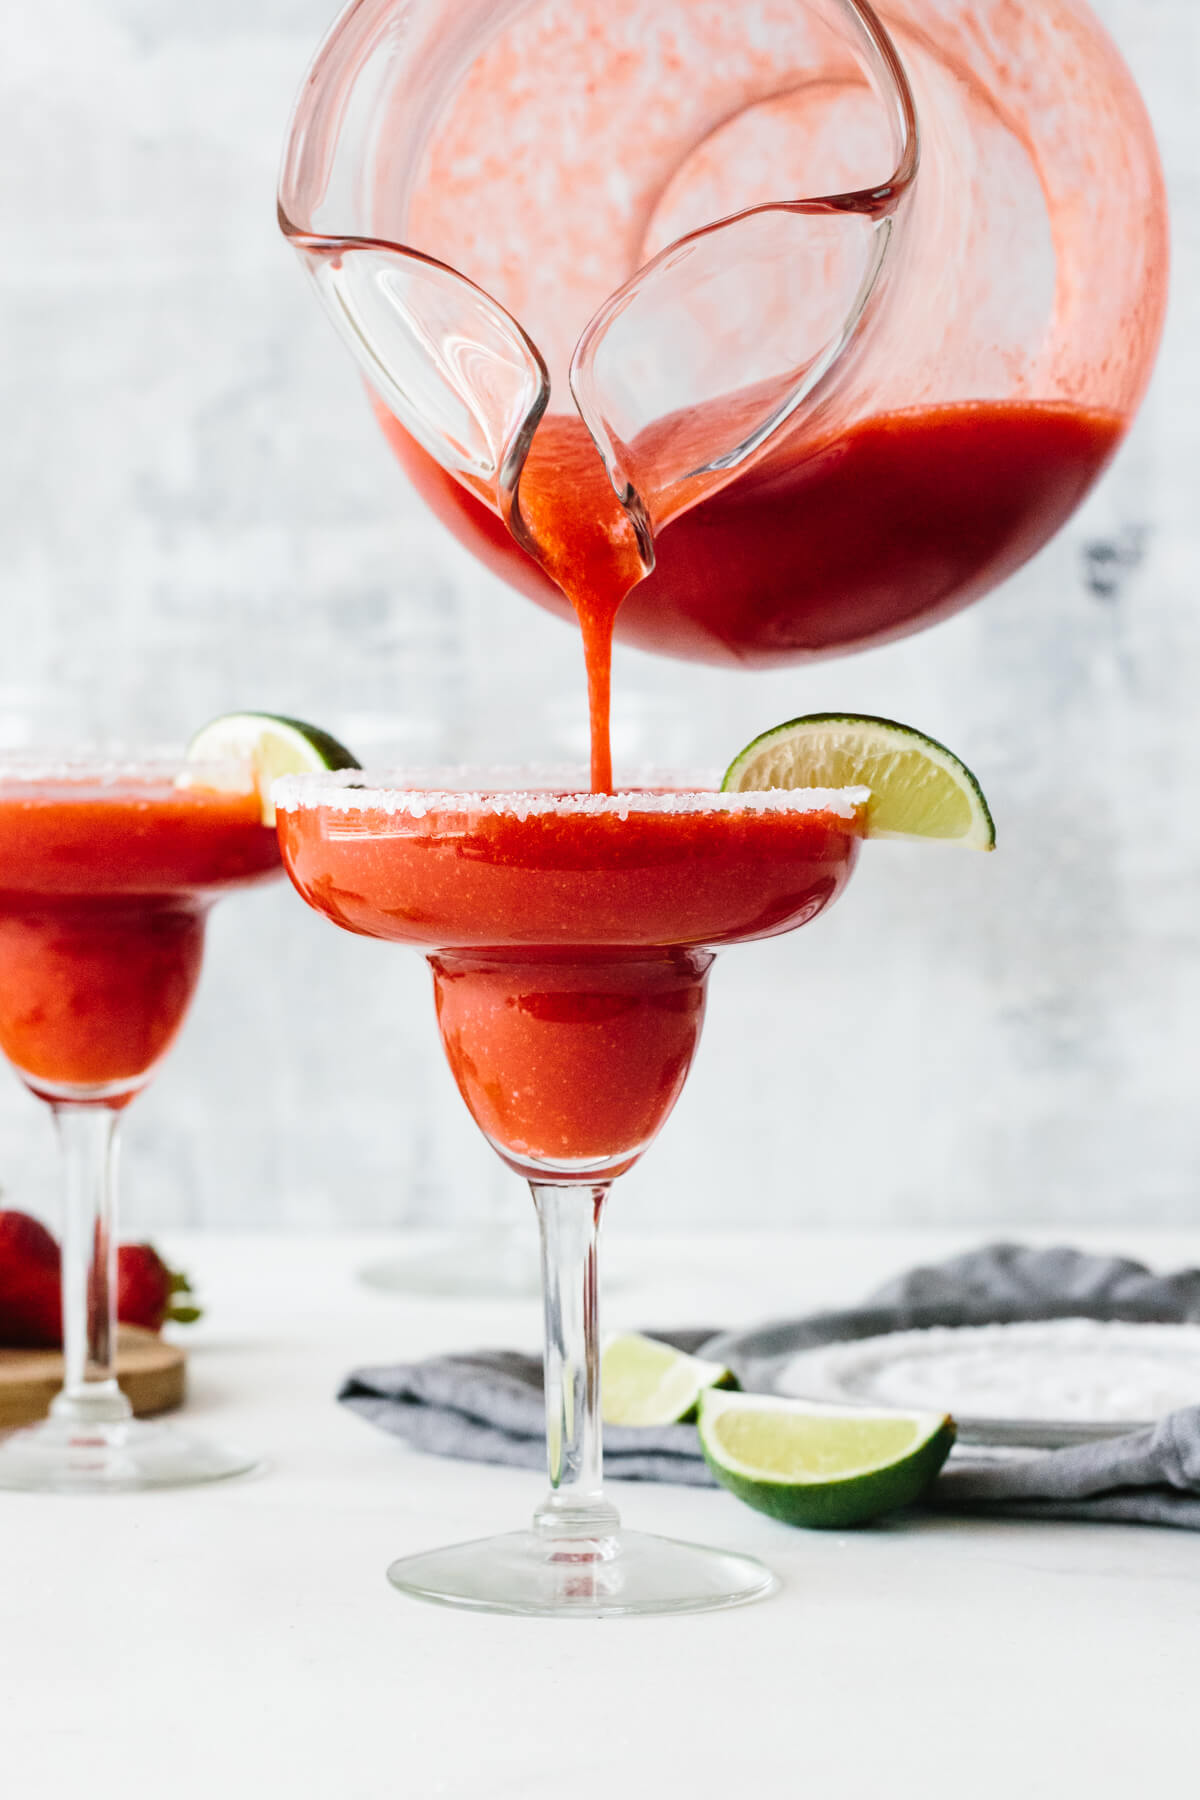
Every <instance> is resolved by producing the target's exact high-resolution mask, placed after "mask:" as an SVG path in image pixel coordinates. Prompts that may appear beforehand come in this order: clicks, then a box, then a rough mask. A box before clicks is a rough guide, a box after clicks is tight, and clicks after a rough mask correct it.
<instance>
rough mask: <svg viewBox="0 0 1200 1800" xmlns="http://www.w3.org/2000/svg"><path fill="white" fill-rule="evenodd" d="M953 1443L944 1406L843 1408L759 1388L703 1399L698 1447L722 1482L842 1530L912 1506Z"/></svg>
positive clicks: (793, 1517)
mask: <svg viewBox="0 0 1200 1800" xmlns="http://www.w3.org/2000/svg"><path fill="white" fill-rule="evenodd" d="M953 1442H954V1421H953V1419H951V1418H950V1417H949V1416H948V1415H947V1414H945V1413H898V1412H897V1413H874V1412H865V1411H864V1412H845V1411H841V1410H839V1409H838V1408H837V1407H834V1406H821V1405H819V1404H817V1403H816V1402H815V1401H808V1400H779V1399H775V1398H772V1397H768V1396H766V1395H762V1394H719V1393H706V1394H704V1395H703V1396H702V1397H701V1400H700V1447H701V1449H702V1450H703V1452H704V1457H705V1461H706V1462H707V1463H708V1466H709V1468H710V1469H711V1470H712V1472H713V1474H714V1475H715V1476H716V1478H717V1480H718V1481H719V1482H720V1483H721V1485H722V1486H723V1487H727V1488H728V1489H729V1491H730V1493H731V1494H736V1495H737V1497H738V1499H739V1500H744V1501H745V1502H746V1505H747V1506H753V1507H754V1508H755V1510H756V1511H758V1512H764V1513H769V1514H770V1516H771V1517H772V1518H773V1519H782V1520H783V1521H784V1522H785V1524H788V1525H809V1526H818V1527H825V1528H828V1529H832V1530H840V1529H842V1528H843V1527H845V1526H848V1525H862V1524H864V1523H865V1522H866V1521H867V1520H868V1519H874V1518H877V1517H878V1516H879V1515H880V1514H881V1513H886V1512H891V1511H892V1510H893V1509H894V1508H895V1507H897V1506H908V1505H910V1504H911V1503H912V1502H913V1501H914V1500H916V1499H917V1497H918V1496H919V1495H920V1494H921V1493H923V1492H924V1490H925V1489H926V1488H927V1487H928V1486H929V1483H930V1482H931V1481H932V1480H933V1478H934V1476H935V1475H936V1474H937V1472H938V1470H939V1469H940V1468H941V1466H942V1464H943V1463H944V1462H945V1460H946V1458H947V1456H948V1455H949V1454H950V1447H951V1445H952V1444H953Z"/></svg>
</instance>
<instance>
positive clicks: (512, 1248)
mask: <svg viewBox="0 0 1200 1800" xmlns="http://www.w3.org/2000/svg"><path fill="white" fill-rule="evenodd" d="M527 1204H528V1203H527ZM359 1280H360V1281H361V1282H362V1283H363V1285H364V1286H365V1287H369V1288H373V1289H374V1290H375V1291H376V1292H377V1293H382V1294H413V1295H422V1294H423V1295H426V1296H428V1297H430V1298H432V1299H456V1298H458V1299H467V1300H488V1299H494V1300H532V1299H536V1298H537V1296H538V1294H540V1292H541V1288H542V1278H541V1271H540V1269H539V1267H538V1258H537V1249H536V1246H535V1244H534V1241H533V1235H532V1233H531V1232H530V1230H529V1228H528V1225H527V1223H525V1222H524V1221H522V1222H520V1223H518V1222H517V1221H516V1220H514V1221H513V1223H512V1224H499V1223H497V1224H495V1225H482V1226H480V1227H479V1228H478V1229H477V1230H475V1231H466V1230H464V1231H461V1232H457V1233H455V1234H454V1236H453V1238H448V1239H447V1240H446V1241H445V1242H444V1243H441V1244H435V1245H431V1246H430V1247H428V1248H427V1249H422V1250H408V1251H403V1250H398V1251H396V1252H395V1253H394V1254H393V1255H391V1256H386V1257H381V1258H380V1259H379V1261H378V1262H373V1263H368V1264H367V1266H366V1267H365V1268H364V1269H361V1270H360V1271H359Z"/></svg>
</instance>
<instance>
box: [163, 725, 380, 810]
mask: <svg viewBox="0 0 1200 1800" xmlns="http://www.w3.org/2000/svg"><path fill="white" fill-rule="evenodd" d="M187 760H188V761H189V762H190V763H223V762H228V763H234V764H241V765H242V766H243V767H244V768H247V769H249V771H250V773H251V775H252V777H253V780H254V785H255V787H256V788H257V789H258V797H259V800H260V801H261V803H262V819H263V824H264V825H274V823H275V808H274V807H273V806H272V804H271V783H272V782H273V781H274V780H275V778H276V776H277V775H307V774H309V773H311V772H313V771H315V770H318V769H357V768H359V767H361V765H360V763H359V760H358V758H357V757H356V756H353V755H351V753H350V751H349V750H347V748H346V746H345V745H344V744H339V743H338V741H337V739H336V738H335V737H331V736H330V734H329V733H328V732H327V731H322V730H321V728H320V726H319V725H306V724H305V723H304V720H303V719H285V718H280V717H278V716H277V715H276V714H275V713H258V712H244V713H222V715H221V717H220V718H219V719H214V720H213V721H212V723H211V724H209V725H205V726H204V728H203V729H202V730H201V731H198V732H197V733H196V735H195V737H194V738H193V739H192V741H191V743H190V744H189V745H188V747H187ZM180 779H181V782H182V784H183V785H185V786H186V785H187V783H188V776H187V771H186V770H185V771H184V773H183V775H182V776H181V778H180Z"/></svg>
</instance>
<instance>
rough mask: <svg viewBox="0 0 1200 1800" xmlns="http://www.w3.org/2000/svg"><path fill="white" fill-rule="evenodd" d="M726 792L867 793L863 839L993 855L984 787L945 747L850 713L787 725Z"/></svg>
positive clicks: (749, 753)
mask: <svg viewBox="0 0 1200 1800" xmlns="http://www.w3.org/2000/svg"><path fill="white" fill-rule="evenodd" d="M721 787H722V789H723V790H724V791H725V792H726V793H735V794H737V793H745V792H746V791H747V790H750V789H755V788H808V787H819V788H841V787H865V788H869V789H870V790H871V798H870V802H869V804H868V806H867V835H868V837H907V838H911V837H918V838H941V839H942V840H944V841H945V842H947V843H954V844H963V845H965V846H966V847H967V848H968V849H971V850H994V849H995V848H996V828H995V826H994V825H993V823H992V815H991V813H990V812H989V811H988V803H987V801H986V800H985V799H984V797H983V789H982V788H981V787H980V785H979V783H978V782H977V781H976V779H975V777H974V775H972V773H971V771H970V769H968V768H967V766H966V764H965V763H962V762H960V761H959V759H958V757H957V756H955V755H954V753H953V751H950V750H947V749H946V746H945V745H944V744H939V743H937V742H935V740H934V739H933V738H930V737H926V736H925V734H924V733H923V732H920V731H914V729H913V727H912V726H911V725H899V724H897V723H896V721H895V720H894V719H872V718H867V717H859V716H857V715H855V714H853V713H810V714H809V715H808V717H807V718H803V719H789V720H788V722H787V724H786V725H776V727H775V728H774V730H773V731H764V732H763V734H762V736H761V737H756V738H755V739H754V742H753V743H751V744H747V746H746V748H745V749H744V750H743V751H742V753H741V755H740V756H735V757H734V759H733V761H732V762H731V763H730V765H729V767H728V769H727V770H726V771H725V779H724V781H723V782H722V783H721Z"/></svg>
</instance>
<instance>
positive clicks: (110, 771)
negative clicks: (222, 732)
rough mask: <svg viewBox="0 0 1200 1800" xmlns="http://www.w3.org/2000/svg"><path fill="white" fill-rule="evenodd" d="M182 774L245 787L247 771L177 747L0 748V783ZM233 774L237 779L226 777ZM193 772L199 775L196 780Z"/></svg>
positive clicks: (168, 780)
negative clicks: (195, 758) (200, 758)
mask: <svg viewBox="0 0 1200 1800" xmlns="http://www.w3.org/2000/svg"><path fill="white" fill-rule="evenodd" d="M182 775H189V776H191V777H192V778H193V779H192V781H191V782H189V783H187V784H186V785H190V786H210V787H213V788H219V789H221V790H222V791H225V790H226V789H228V790H229V791H231V792H232V791H235V789H236V791H237V792H238V793H242V792H250V791H252V789H253V778H252V775H251V776H250V778H249V779H247V776H248V769H247V767H246V766H243V765H242V764H241V763H239V762H236V761H235V760H233V759H231V758H224V759H222V760H220V761H206V762H203V763H198V762H189V760H188V758H187V756H186V755H185V754H184V752H183V751H182V750H162V749H150V750H146V751H144V752H140V753H139V752H138V751H136V750H113V751H107V750H105V751H101V750H97V751H89V750H86V749H85V750H80V749H62V750H60V749H56V748H51V747H46V748H32V747H31V748H20V747H15V746H14V747H13V748H9V749H0V786H3V785H5V784H8V785H14V786H41V785H43V784H48V783H51V782H64V783H87V784H90V785H95V786H100V787H115V786H119V785H121V784H128V783H138V784H142V785H150V784H151V783H156V782H161V783H163V784H165V785H167V786H170V785H172V784H177V783H178V782H179V778H180V776H182ZM235 776H236V778H237V780H236V783H235V782H234V781H233V780H231V779H230V778H231V777H235ZM198 777H204V778H205V780H204V781H201V780H199V779H197V778H198Z"/></svg>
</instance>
